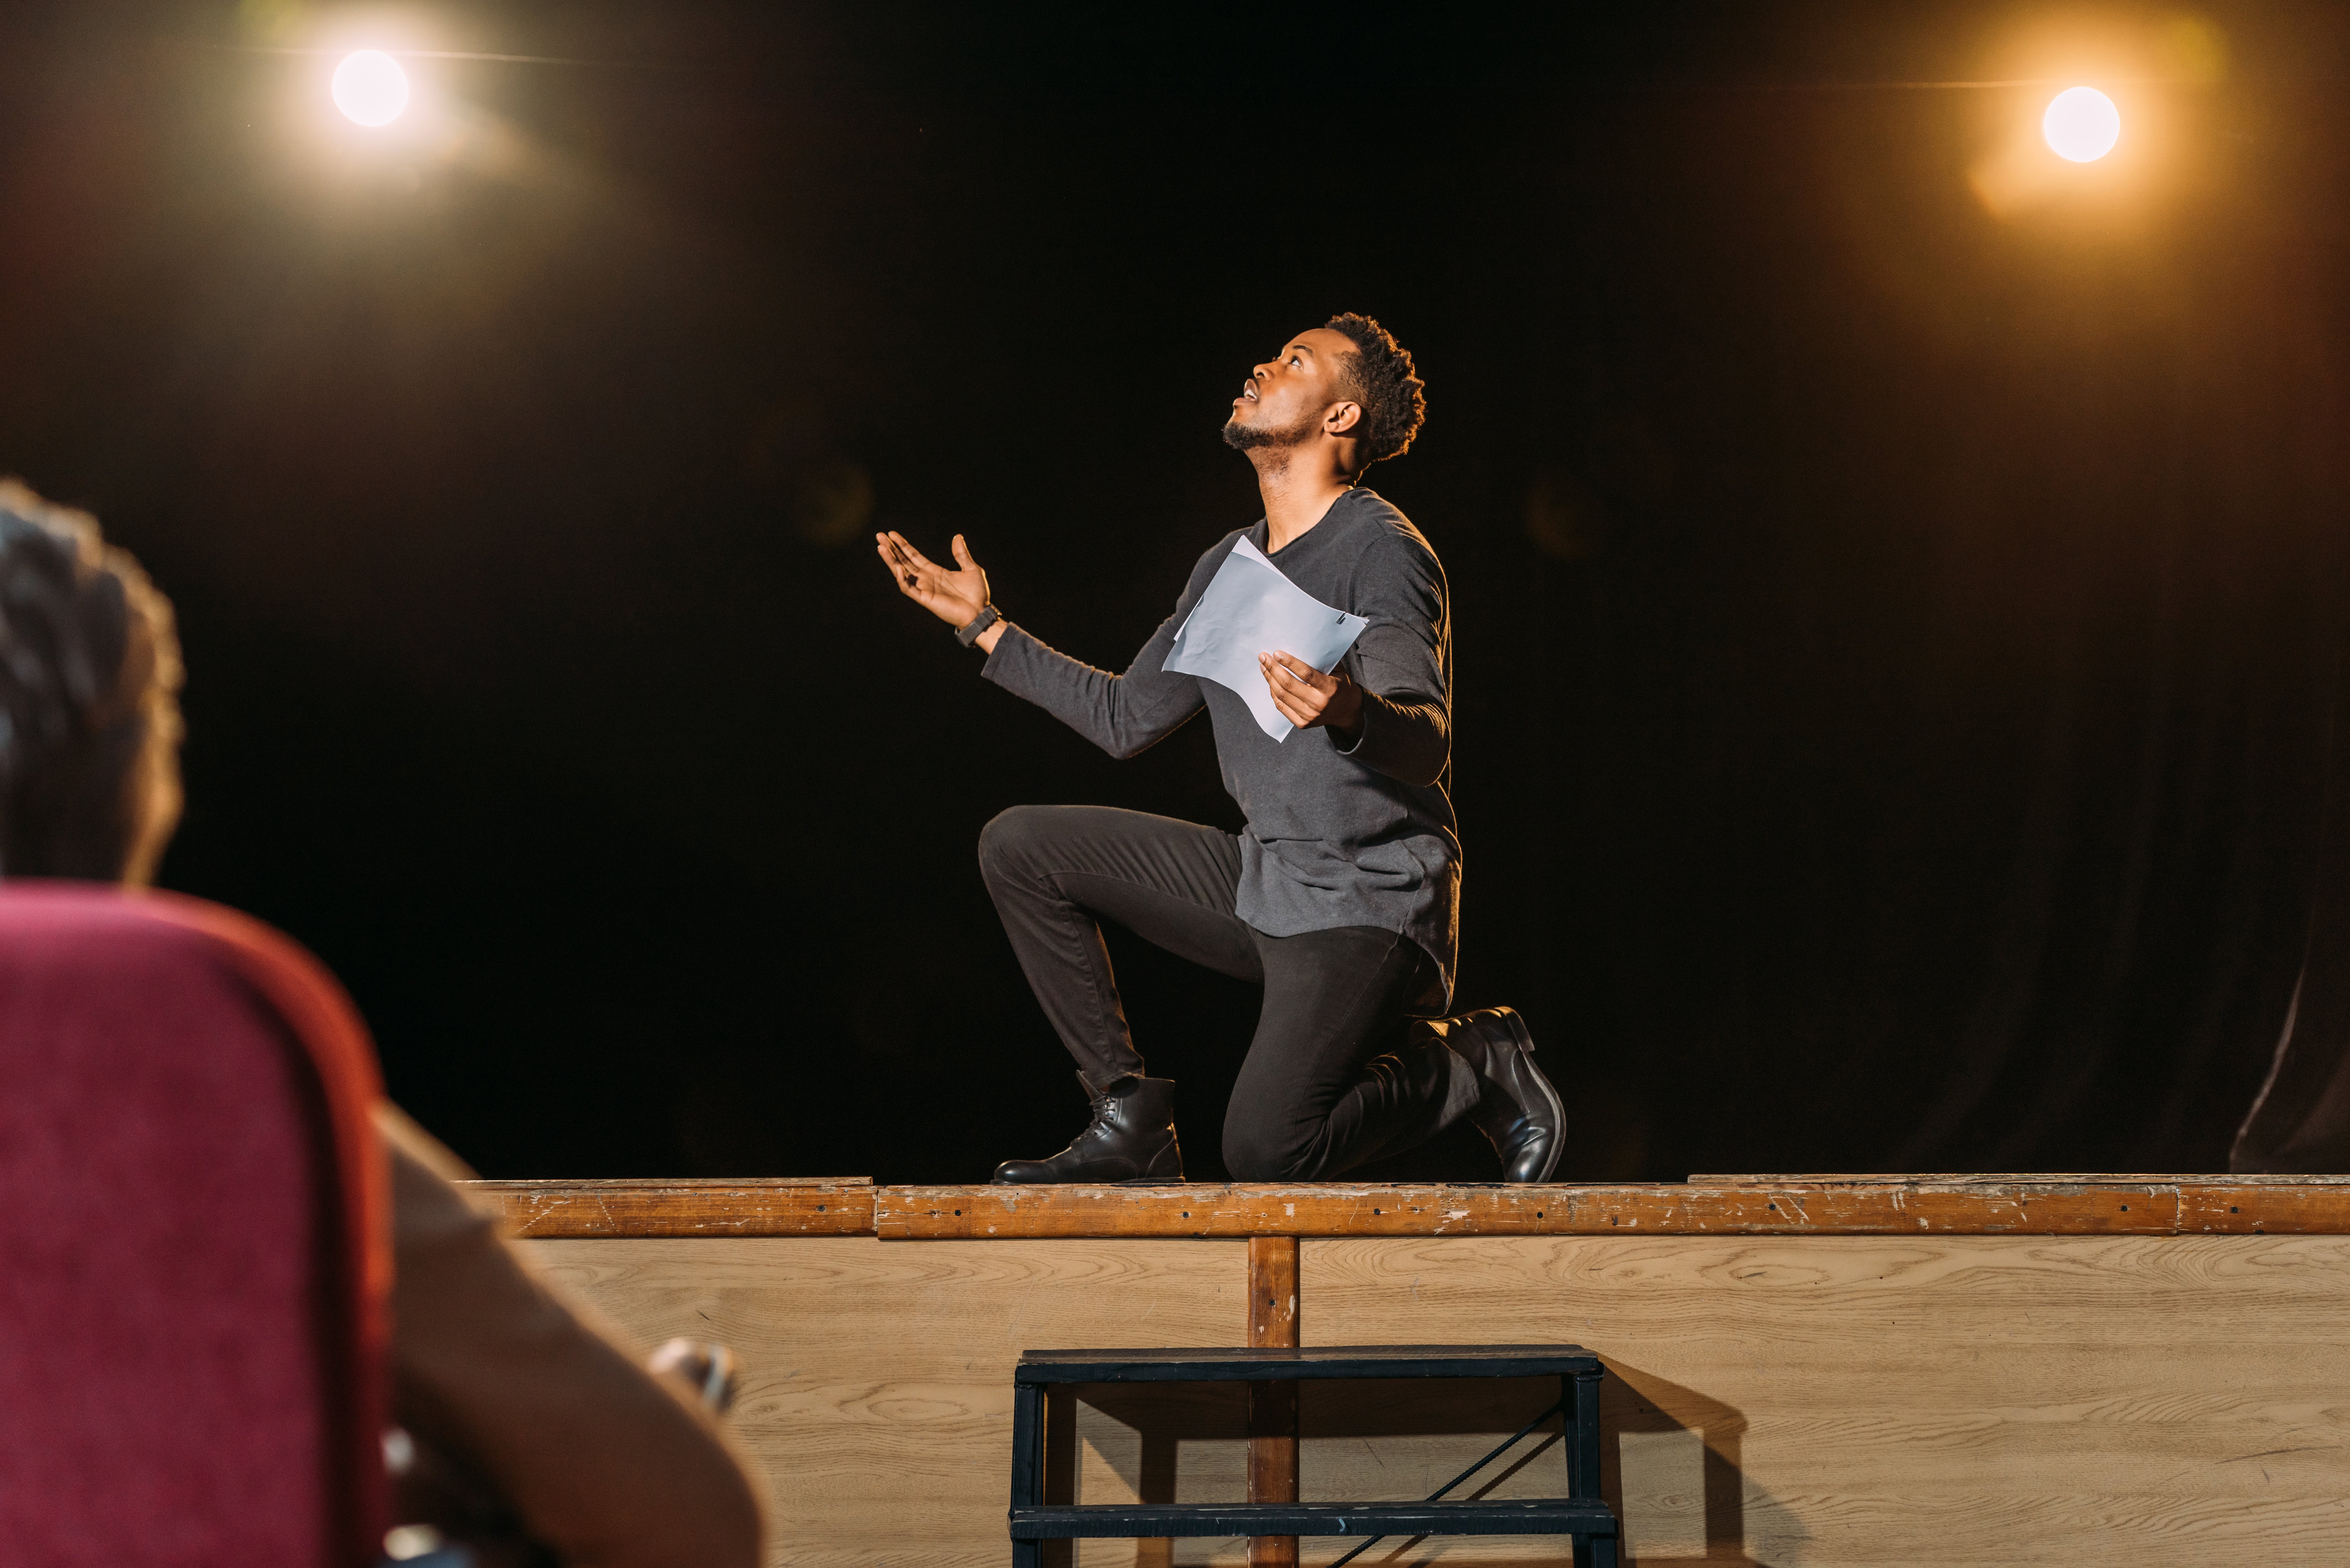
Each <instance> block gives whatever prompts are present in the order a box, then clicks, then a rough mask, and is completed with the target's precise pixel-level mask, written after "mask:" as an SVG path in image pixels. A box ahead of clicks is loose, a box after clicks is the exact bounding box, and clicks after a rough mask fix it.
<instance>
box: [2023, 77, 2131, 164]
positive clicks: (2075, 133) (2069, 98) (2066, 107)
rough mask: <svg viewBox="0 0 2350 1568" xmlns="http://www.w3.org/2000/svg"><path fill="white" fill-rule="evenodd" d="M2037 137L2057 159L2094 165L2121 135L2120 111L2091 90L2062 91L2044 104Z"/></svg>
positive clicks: (2094, 90)
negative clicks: (2043, 141) (2041, 139)
mask: <svg viewBox="0 0 2350 1568" xmlns="http://www.w3.org/2000/svg"><path fill="white" fill-rule="evenodd" d="M2040 134H2041V135H2043V136H2044V137H2046V138H2047V139H2048V145H2049V146H2050V147H2052V148H2054V150H2055V151H2056V156H2057V157H2059V158H2069V159H2071V160H2072V161H2074V162H2075V163H2094V162H2095V161H2097V160H2098V159H2100V158H2103V157H2104V156H2105V155H2106V153H2108V152H2111V151H2113V150H2114V143H2115V142H2116V141H2119V140H2121V136H2122V112H2121V110H2119V109H2116V108H2115V107H2114V100H2113V99H2109V98H2107V97H2106V95H2105V94H2103V93H2101V92H2099V91H2098V90H2097V89H2096V88H2090V87H2076V88H2065V89H2064V91H2063V92H2060V93H2058V94H2057V95H2056V96H2055V97H2054V98H2053V99H2050V100H2049V102H2048V112H2047V113H2046V114H2043V115H2042V116H2041V117H2040Z"/></svg>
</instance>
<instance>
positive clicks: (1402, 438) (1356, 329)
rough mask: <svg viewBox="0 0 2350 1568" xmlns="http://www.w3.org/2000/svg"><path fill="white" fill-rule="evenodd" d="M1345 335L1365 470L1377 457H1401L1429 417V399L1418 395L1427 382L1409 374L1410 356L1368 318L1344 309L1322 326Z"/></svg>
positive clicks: (1350, 388) (1389, 334)
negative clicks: (1350, 353)
mask: <svg viewBox="0 0 2350 1568" xmlns="http://www.w3.org/2000/svg"><path fill="white" fill-rule="evenodd" d="M1323 325H1324V326H1325V327H1328V328H1329V329H1330V330H1331V331H1333V332H1339V333H1344V334H1345V335H1346V337H1347V341H1348V342H1350V343H1352V344H1353V345H1354V346H1355V355H1354V358H1353V359H1352V361H1351V362H1350V363H1349V365H1348V368H1347V390H1348V391H1350V392H1352V393H1353V394H1354V397H1355V400H1356V401H1357V402H1358V403H1360V404H1362V405H1363V433H1362V435H1361V437H1360V438H1359V439H1360V440H1361V441H1362V443H1363V451H1364V452H1366V453H1367V454H1368V455H1367V456H1366V457H1365V458H1364V460H1363V466H1364V467H1366V468H1367V467H1369V466H1370V465H1371V464H1372V463H1375V462H1378V461H1379V460H1380V459H1381V458H1388V457H1401V456H1402V455H1403V454H1404V453H1405V452H1407V451H1409V449H1410V447H1411V438H1412V437H1414V436H1416V435H1418V434H1419V426H1420V422H1421V421H1423V420H1425V419H1426V418H1427V417H1428V400H1427V399H1426V398H1424V397H1422V396H1420V389H1421V388H1422V387H1423V386H1425V385H1426V384H1427V383H1426V382H1424V381H1422V380H1421V379H1419V377H1418V376H1416V375H1414V374H1413V373H1412V368H1411V353H1410V350H1409V349H1407V348H1404V346H1403V345H1402V344H1400V343H1398V342H1397V341H1396V340H1395V335H1394V334H1393V333H1391V332H1389V331H1388V329H1387V328H1386V327H1381V326H1380V325H1379V324H1378V322H1376V321H1374V320H1372V319H1371V318H1370V317H1367V316H1357V315H1356V314H1355V313H1354V312H1353V311H1351V310H1350V311H1348V312H1347V314H1346V315H1344V316H1334V317H1331V318H1330V319H1329V320H1327V321H1326V322H1324V323H1323Z"/></svg>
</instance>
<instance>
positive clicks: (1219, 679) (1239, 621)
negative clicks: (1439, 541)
mask: <svg viewBox="0 0 2350 1568" xmlns="http://www.w3.org/2000/svg"><path fill="white" fill-rule="evenodd" d="M1368 625H1370V622H1368V621H1367V620H1365V619H1364V618H1362V617H1361V616H1358V615H1348V614H1347V612H1346V611H1345V610H1341V609H1333V608H1331V607H1329V606H1328V605H1326V604H1324V603H1323V602H1322V601H1321V600H1320V599H1317V598H1315V597H1314V596H1313V595H1312V594H1309V593H1307V592H1306V591H1305V589H1304V588H1301V587H1298V586H1297V585H1296V584H1295V583H1293V582H1291V581H1290V580H1289V579H1288V578H1287V577H1285V576H1283V575H1282V571H1281V568H1280V567H1279V566H1274V564H1273V563H1272V562H1271V561H1268V560H1266V559H1265V557H1264V552H1263V551H1262V550H1260V549H1258V548H1257V547H1256V546H1255V545H1252V544H1250V543H1249V542H1248V540H1247V539H1246V538H1245V537H1243V538H1242V539H1241V541H1240V542H1239V543H1238V544H1236V545H1233V546H1232V554H1231V555H1229V556H1225V557H1224V564H1223V565H1222V566H1219V567H1217V568H1216V575H1215V576H1213V577H1212V578H1211V579H1210V580H1209V583H1208V591H1207V592H1206V593H1204V594H1201V596H1200V602H1199V603H1198V604H1196V605H1193V606H1192V607H1191V614H1190V615H1189V616H1186V617H1185V618H1184V619H1183V624H1182V626H1181V627H1180V628H1177V630H1176V633H1175V646H1174V647H1173V648H1172V649H1170V650H1169V651H1168V654H1167V662H1166V664H1165V666H1164V668H1166V669H1168V670H1174V671H1175V672H1176V673H1177V674H1179V675H1199V676H1204V677H1205V678H1207V679H1208V680H1212V681H1214V682H1215V683H1216V684H1217V685H1219V686H1223V687H1228V688H1230V689H1231V690H1232V691H1233V692H1234V693H1236V694H1237V695H1238V696H1239V698H1240V700H1241V701H1243V702H1245V703H1247V704H1248V707H1249V711H1250V712H1251V713H1253V714H1254V715H1255V716H1256V722H1257V725H1258V727H1259V728H1261V729H1262V730H1263V731H1264V732H1265V733H1266V734H1268V735H1271V736H1272V737H1273V738H1274V740H1276V741H1285V740H1287V739H1288V738H1289V732H1290V731H1291V730H1293V729H1295V727H1296V726H1295V725H1294V724H1292V723H1291V722H1289V721H1288V720H1286V719H1284V718H1283V717H1282V716H1281V710H1280V709H1278V708H1276V707H1274V705H1273V692H1272V691H1271V689H1270V688H1268V687H1267V686H1266V685H1265V683H1264V671H1263V670H1262V669H1260V668H1258V665H1257V661H1256V656H1257V655H1258V654H1259V653H1290V654H1295V655H1296V656H1297V657H1298V658H1300V659H1304V660H1305V662H1306V663H1308V664H1310V665H1312V666H1313V667H1314V668H1315V669H1316V670H1323V671H1325V672H1327V671H1328V670H1330V668H1331V667H1332V666H1333V665H1335V664H1336V663H1337V662H1338V660H1339V659H1342V658H1344V657H1345V656H1346V652H1347V649H1350V648H1352V647H1354V646H1355V639H1357V638H1358V637H1360V636H1362V635H1363V628H1365V627H1367V626H1368Z"/></svg>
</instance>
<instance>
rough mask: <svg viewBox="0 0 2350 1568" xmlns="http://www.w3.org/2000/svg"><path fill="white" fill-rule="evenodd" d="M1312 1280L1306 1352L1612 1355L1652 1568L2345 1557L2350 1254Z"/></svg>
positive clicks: (1316, 1276) (2188, 1241) (2300, 1243)
mask: <svg viewBox="0 0 2350 1568" xmlns="http://www.w3.org/2000/svg"><path fill="white" fill-rule="evenodd" d="M1302 1272H1303V1282H1304V1295H1305V1300H1306V1301H1307V1302H1309V1303H1311V1305H1312V1314H1311V1316H1310V1318H1309V1320H1308V1323H1307V1325H1306V1326H1307V1330H1308V1334H1307V1338H1308V1342H1309V1343H1331V1344H1338V1343H1346V1342H1350V1341H1360V1340H1363V1339H1366V1338H1368V1337H1371V1336H1374V1335H1378V1334H1390V1335H1393V1336H1396V1337H1404V1336H1407V1335H1408V1336H1409V1337H1411V1338H1414V1339H1421V1338H1428V1339H1439V1340H1458V1341H1464V1342H1472V1341H1475V1340H1477V1339H1479V1338H1481V1337H1483V1336H1486V1335H1489V1334H1492V1333H1493V1332H1494V1325H1495V1324H1497V1323H1503V1322H1506V1323H1507V1324H1508V1325H1509V1333H1510V1334H1511V1335H1512V1336H1513V1337H1524V1338H1527V1339H1551V1340H1559V1341H1575V1342H1579V1343H1581V1344H1583V1345H1587V1346H1589V1347H1590V1348H1592V1349H1594V1350H1596V1351H1598V1352H1599V1353H1600V1354H1601V1355H1603V1356H1605V1357H1606V1358H1607V1361H1608V1365H1609V1368H1610V1371H1611V1373H1612V1374H1613V1376H1611V1377H1610V1378H1609V1379H1608V1383H1607V1393H1606V1395H1605V1397H1604V1399H1603V1422H1604V1431H1605V1442H1604V1444H1603V1455H1602V1457H1603V1478H1604V1483H1605V1485H1604V1490H1605V1491H1606V1493H1607V1496H1608V1497H1609V1498H1610V1499H1611V1501H1617V1503H1618V1504H1619V1505H1620V1506H1621V1508H1622V1510H1623V1514H1624V1521H1625V1526H1626V1532H1627V1545H1628V1550H1629V1552H1630V1554H1631V1557H1632V1559H1633V1560H1634V1561H1637V1562H1648V1563H1655V1562H1659V1561H1661V1560H1670V1561H1674V1562H1681V1563H1688V1562H1695V1561H1706V1562H1751V1563H1804V1564H1806V1565H1808V1568H1843V1565H1846V1564H1849V1565H1851V1568H1863V1565H1877V1564H1883V1563H1903V1564H1911V1565H1917V1568H1991V1564H1994V1563H1997V1564H2009V1563H2067V1564H2074V1565H2077V1568H2106V1565H2112V1568H2120V1565H2122V1564H2133V1565H2134V1564H2137V1563H2146V1562H2152V1561H2169V1560H2172V1559H2174V1558H2175V1559H2177V1560H2179V1561H2193V1562H2196V1563H2204V1564H2226V1565H2236V1564H2241V1565H2243V1568H2252V1565H2254V1564H2273V1563H2335V1562H2350V1510H2345V1509H2344V1508H2343V1507H2342V1506H2341V1505H2340V1501H2339V1500H2340V1498H2341V1496H2342V1495H2343V1493H2344V1491H2345V1489H2350V1408H2345V1407H2344V1404H2343V1402H2341V1401H2340V1400H2338V1399H2336V1398H2335V1397H2334V1391H2335V1390H2338V1389H2339V1388H2341V1387H2342V1386H2345V1383H2350V1239H2345V1238H2342V1237H2336V1236H2183V1237H2176V1238H2167V1239H2158V1238H2140V1237H1990V1236H1981V1237H1976V1236H1962V1237H1906V1236H1905V1237H1899V1238H1895V1237H1883V1238H1871V1237H1850V1236H1847V1237H1835V1238H1825V1237H1800V1236H1793V1237H1702V1238H1700V1237H1643V1238H1637V1239H1635V1238H1621V1239H1618V1238H1598V1237H1559V1238H1532V1237H1529V1238H1499V1237H1489V1238H1471V1239H1461V1240H1440V1239H1427V1240H1419V1241H1398V1240H1379V1239H1351V1238H1341V1239H1330V1240H1323V1241H1307V1242H1306V1243H1305V1252H1304V1258H1303V1262H1302ZM1308 1451H1309V1454H1310V1453H1311V1451H1312V1444H1311V1440H1310V1426H1309V1442H1308ZM1341 1457H1343V1456H1341ZM1311 1479H1312V1478H1311V1474H1310V1467H1309V1481H1310V1480H1311ZM1307 1495H1308V1496H1309V1497H1312V1496H1314V1495H1315V1492H1314V1490H1312V1488H1311V1487H1310V1486H1309V1489H1308V1492H1307ZM1489 1552H1490V1555H1489ZM1515 1555H1517V1554H1515V1553H1513V1552H1505V1551H1504V1550H1503V1549H1501V1548H1498V1547H1496V1548H1492V1549H1488V1548H1485V1547H1483V1546H1482V1545H1481V1544H1479V1543H1463V1544H1462V1545H1461V1546H1460V1547H1459V1548H1457V1549H1455V1550H1452V1551H1450V1552H1447V1556H1448V1557H1451V1558H1454V1559H1456V1560H1460V1561H1463V1562H1469V1561H1479V1560H1487V1561H1502V1560H1513V1559H1514V1557H1515ZM1312 1560H1313V1559H1312V1556H1311V1554H1310V1553H1309V1557H1308V1561H1309V1562H1311V1561H1312Z"/></svg>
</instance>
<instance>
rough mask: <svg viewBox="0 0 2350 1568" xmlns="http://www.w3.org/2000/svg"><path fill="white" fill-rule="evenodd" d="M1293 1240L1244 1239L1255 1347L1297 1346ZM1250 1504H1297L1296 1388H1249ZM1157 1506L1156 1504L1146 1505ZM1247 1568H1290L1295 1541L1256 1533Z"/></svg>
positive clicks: (1250, 1337) (1292, 1385)
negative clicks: (1246, 1249) (1245, 1242)
mask: <svg viewBox="0 0 2350 1568" xmlns="http://www.w3.org/2000/svg"><path fill="white" fill-rule="evenodd" d="M1297 1308H1298V1300H1297V1238H1296V1237H1295V1236H1252V1237H1250V1238H1249V1239H1248V1342H1249V1345H1250V1346H1251V1347H1252V1348H1255V1349H1279V1350H1294V1349H1295V1348H1296V1346H1297V1334H1298V1317H1297ZM1248 1407H1249V1480H1248V1500H1249V1501H1251V1502H1288V1503H1294V1502H1295V1501H1297V1385H1296V1384H1295V1383H1294V1382H1286V1381H1284V1382H1276V1383H1252V1384H1250V1385H1249V1386H1248ZM1142 1506H1145V1507H1154V1508H1155V1507H1157V1506H1159V1505H1158V1504H1155V1503H1152V1504H1145V1505H1142ZM1248 1560H1249V1568H1295V1565H1296V1563H1297V1537H1296V1536H1295V1535H1260V1536H1255V1537H1253V1538H1252V1539H1251V1540H1250V1542H1249V1559H1248Z"/></svg>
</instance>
